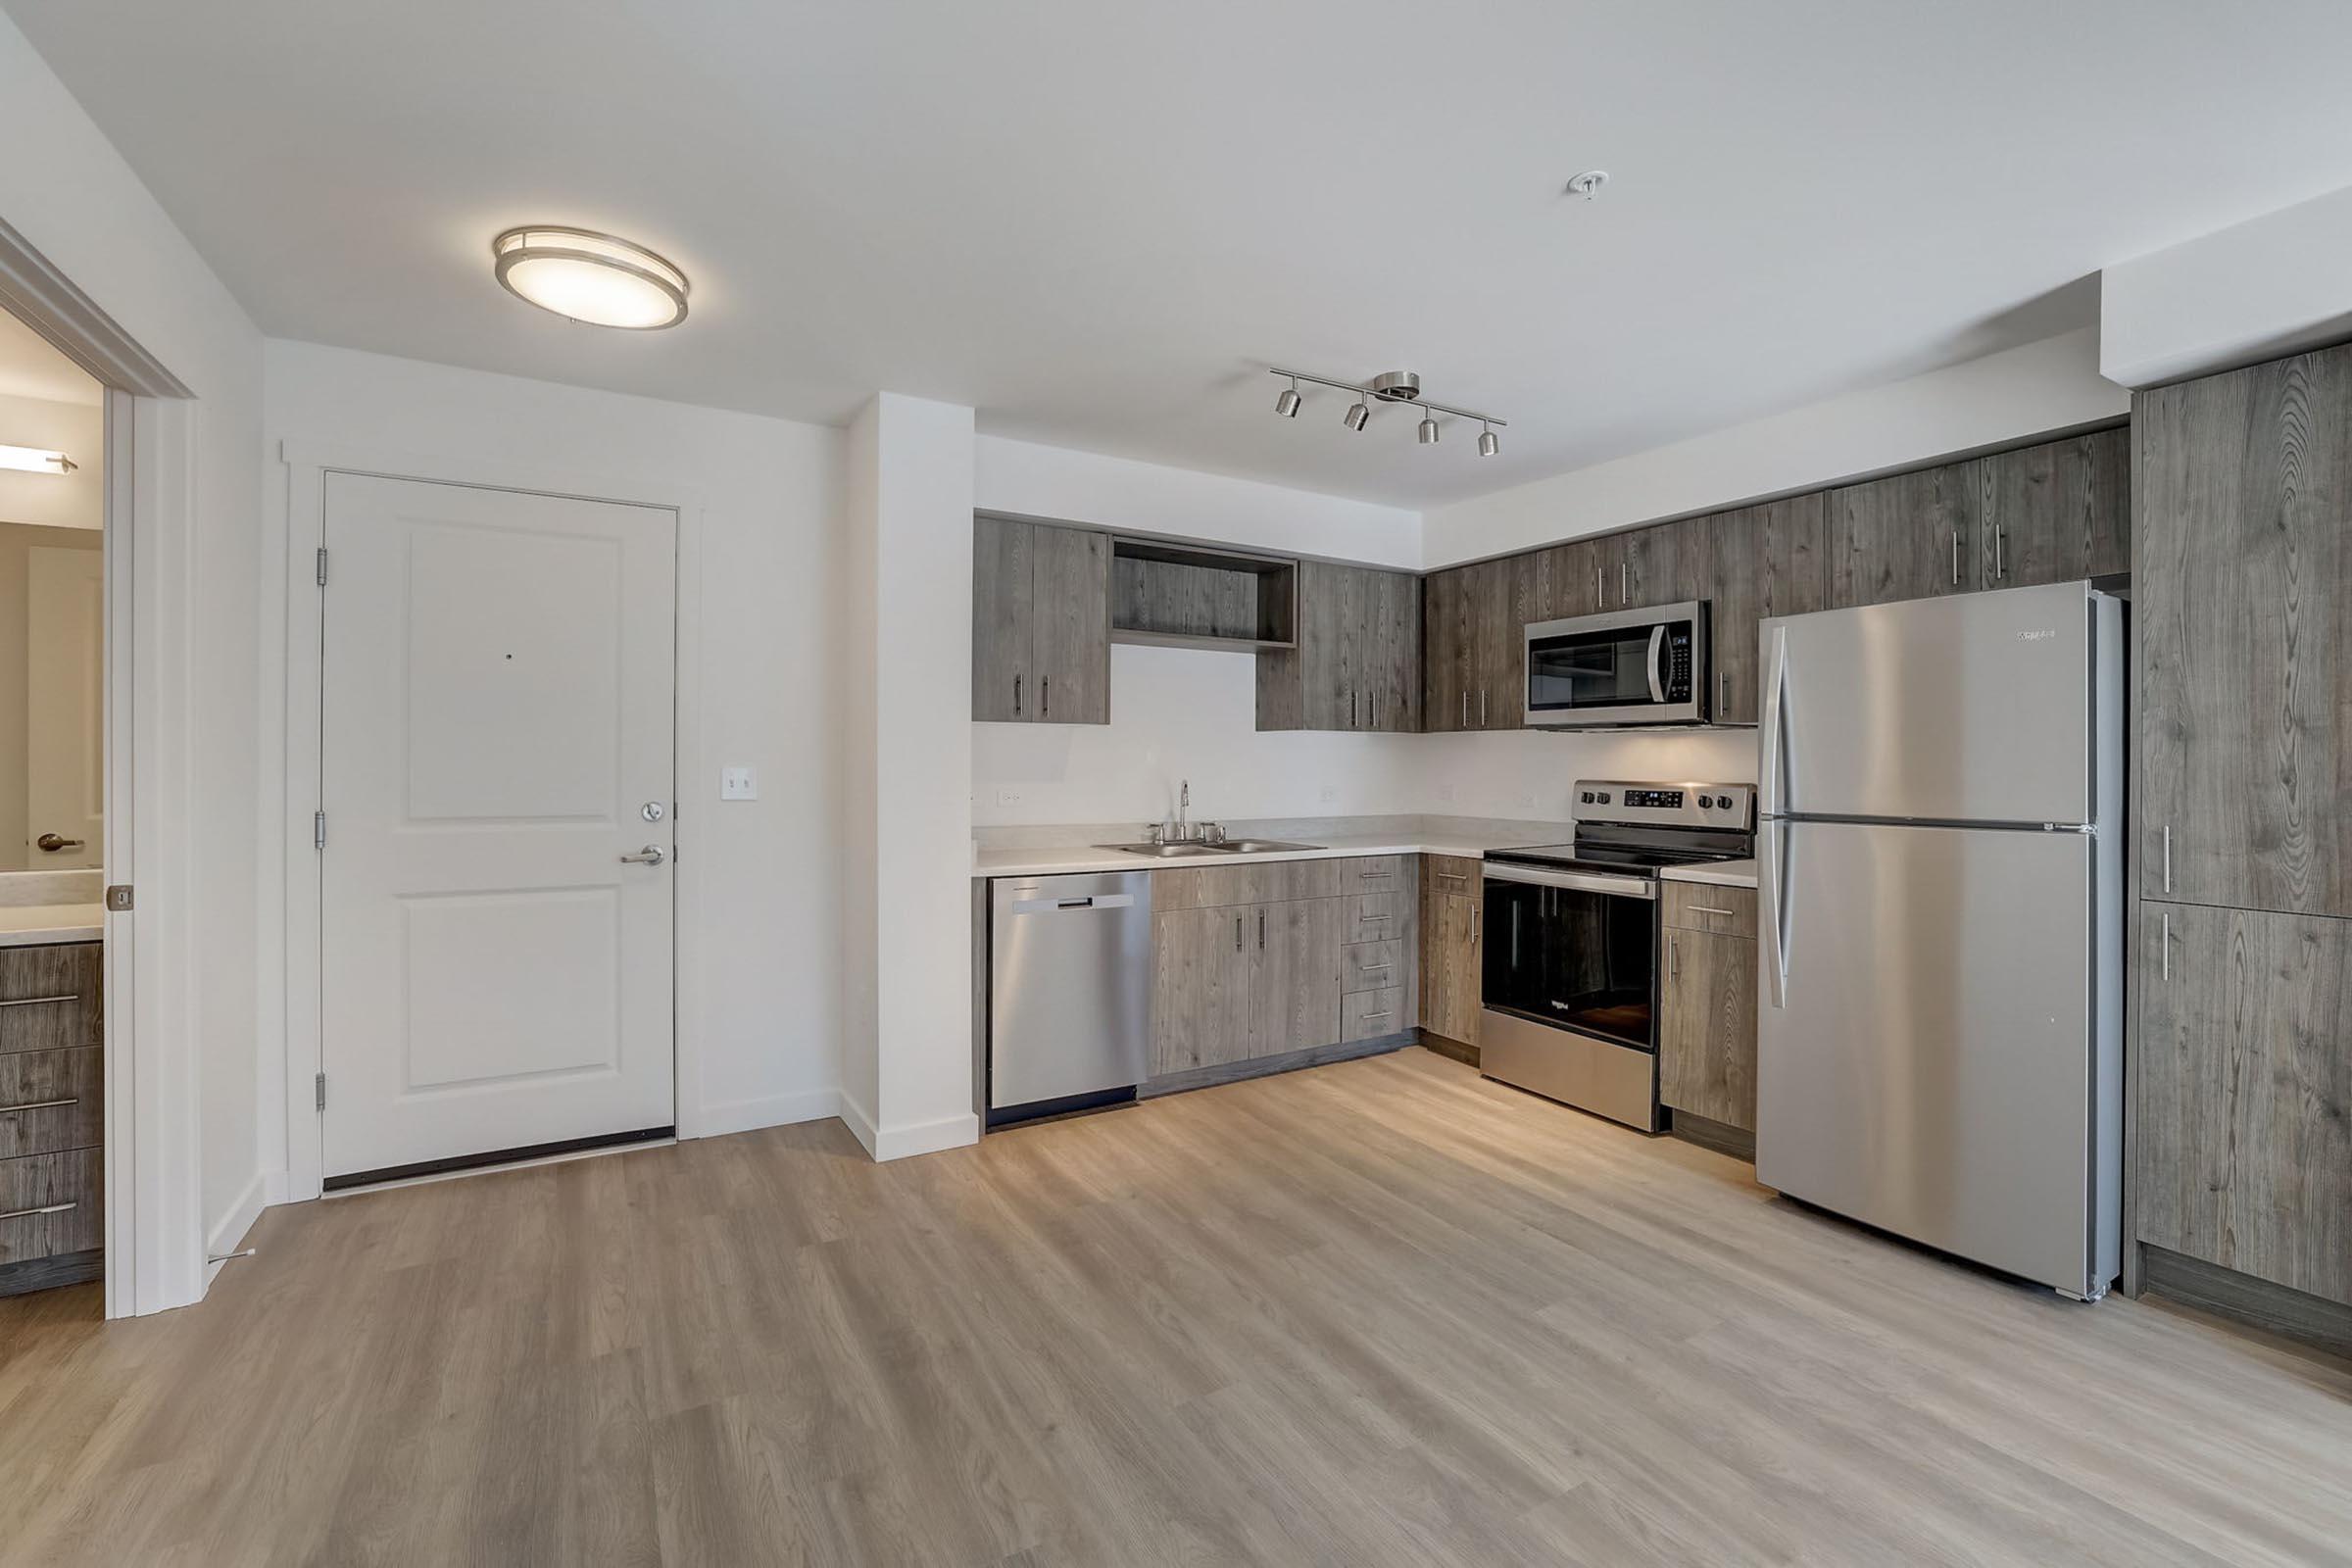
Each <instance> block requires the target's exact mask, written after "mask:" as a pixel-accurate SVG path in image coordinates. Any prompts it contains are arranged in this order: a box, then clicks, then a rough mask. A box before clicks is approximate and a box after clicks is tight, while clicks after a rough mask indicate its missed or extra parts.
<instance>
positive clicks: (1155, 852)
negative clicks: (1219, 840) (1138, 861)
mask: <svg viewBox="0 0 2352 1568" xmlns="http://www.w3.org/2000/svg"><path fill="white" fill-rule="evenodd" d="M1095 848H1096V849H1098V850H1120V851H1124V852H1125V853H1126V854H1129V855H1143V856H1149V857H1150V858H1152V859H1155V860H1189V859H1197V858H1200V857H1201V856H1204V855H1211V856H1213V855H1223V854H1225V853H1226V852H1227V850H1228V849H1229V848H1230V846H1227V845H1223V844H1098V845H1096V846H1095Z"/></svg>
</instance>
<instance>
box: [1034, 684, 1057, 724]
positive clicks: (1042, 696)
mask: <svg viewBox="0 0 2352 1568" xmlns="http://www.w3.org/2000/svg"><path fill="white" fill-rule="evenodd" d="M1037 716H1038V717H1040V718H1052V717H1053V716H1054V677H1053V676H1051V675H1045V676H1041V677H1039V679H1038V682H1037Z"/></svg>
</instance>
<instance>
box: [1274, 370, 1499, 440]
mask: <svg viewBox="0 0 2352 1568" xmlns="http://www.w3.org/2000/svg"><path fill="white" fill-rule="evenodd" d="M1267 373H1268V374H1271V375H1278V376H1281V377H1283V378H1284V379H1285V380H1287V381H1289V382H1290V383H1291V384H1290V385H1289V386H1288V387H1287V388H1285V389H1284V391H1283V392H1282V394H1281V396H1279V397H1277V398H1276V399H1275V400H1274V412H1275V413H1276V414H1279V415H1281V416H1282V417H1284V418H1286V419H1294V418H1297V417H1299V405H1300V403H1301V402H1302V401H1303V400H1302V399H1301V398H1300V397H1299V382H1301V381H1312V382H1313V383H1314V384H1315V385H1317V386H1327V387H1331V388H1333V389H1335V390H1337V391H1341V392H1352V393H1354V394H1355V401H1354V402H1353V403H1351V404H1349V405H1348V412H1347V413H1346V414H1345V415H1343V416H1342V417H1341V420H1340V422H1341V423H1343V424H1345V425H1347V426H1348V429H1350V430H1361V429H1362V428H1363V427H1364V426H1365V425H1367V424H1369V423H1371V422H1372V405H1373V404H1375V403H1402V404H1407V405H1409V406H1410V407H1413V408H1416V409H1419V410H1421V411H1422V412H1421V421H1420V423H1419V424H1418V425H1417V426H1416V427H1415V429H1414V436H1415V438H1416V439H1418V440H1419V442H1420V443H1421V445H1423V446H1425V447H1427V446H1435V445H1437V443H1438V436H1439V433H1440V426H1439V424H1438V416H1439V415H1441V414H1444V415H1448V416H1450V417H1453V418H1456V419H1476V420H1477V421H1478V422H1479V425H1480V426H1481V428H1482V430H1483V432H1484V433H1483V434H1481V435H1480V436H1479V438H1478V455H1479V456H1480V457H1482V458H1491V457H1493V456H1495V453H1497V452H1499V451H1501V450H1502V443H1501V442H1500V440H1498V439H1497V438H1496V436H1495V430H1496V429H1497V428H1502V429H1508V428H1509V427H1510V421H1508V420H1506V419H1498V418H1496V417H1495V416H1493V415H1492V414H1481V413H1479V412H1478V411H1477V410H1475V409H1457V408H1453V407H1450V406H1449V405H1447V404H1444V403H1432V402H1431V401H1429V399H1427V398H1425V397H1423V396H1422V395H1421V377H1419V376H1418V375H1415V374H1414V373H1413V372H1412V371H1410V370H1384V371H1383V372H1381V373H1380V374H1379V375H1376V376H1374V377H1373V378H1372V379H1371V380H1369V381H1344V380H1342V379H1340V378H1339V377H1337V376H1330V375H1316V374H1314V373H1312V372H1311V371H1307V370H1289V369H1284V368H1280V367H1278V366H1268V367H1267Z"/></svg>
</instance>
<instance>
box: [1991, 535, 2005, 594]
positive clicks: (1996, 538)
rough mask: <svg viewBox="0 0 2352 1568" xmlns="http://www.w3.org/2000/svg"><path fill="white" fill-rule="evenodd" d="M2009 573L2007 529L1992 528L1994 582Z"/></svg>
mask: <svg viewBox="0 0 2352 1568" xmlns="http://www.w3.org/2000/svg"><path fill="white" fill-rule="evenodd" d="M2008 575H2009V530H2008V529H2006V528H2002V527H1997V526H1996V527H1995V528H1994V529H1993V530H1992V576H1993V580H1994V581H1995V582H1998V581H1999V580H2000V579H2001V578H2003V577H2006V576H2008Z"/></svg>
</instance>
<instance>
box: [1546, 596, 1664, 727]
mask: <svg viewBox="0 0 2352 1568" xmlns="http://www.w3.org/2000/svg"><path fill="white" fill-rule="evenodd" d="M1706 696H1707V607H1706V606H1705V605H1704V604H1701V603H1697V602H1692V603H1690V604H1682V605H1665V606H1661V607H1658V608H1656V609H1651V610H1620V611H1612V612H1611V613H1608V614H1605V615H1580V616H1578V617H1576V618H1575V619H1573V620H1545V621H1538V622H1536V623H1535V624H1533V625H1531V626H1529V627H1528V628H1527V721H1528V722H1529V723H1530V724H1549V725H1560V726H1588V725H1589V726H1595V727H1597V726H1602V725H1619V724H1700V723H1704V722H1705V721H1706V717H1707V711H1706V710H1707V704H1706Z"/></svg>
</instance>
